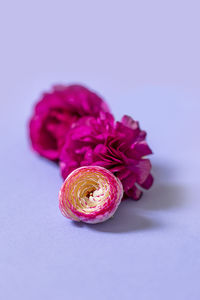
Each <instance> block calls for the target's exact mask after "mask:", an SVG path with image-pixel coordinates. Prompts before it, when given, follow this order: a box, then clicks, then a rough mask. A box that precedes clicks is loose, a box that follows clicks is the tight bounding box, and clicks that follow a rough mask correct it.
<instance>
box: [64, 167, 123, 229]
mask: <svg viewBox="0 0 200 300" xmlns="http://www.w3.org/2000/svg"><path fill="white" fill-rule="evenodd" d="M122 196H123V187H122V184H121V182H120V180H119V179H118V178H116V177H115V176H114V175H113V174H112V173H111V172H110V171H108V170H107V169H105V168H102V167H99V166H85V167H81V168H78V169H76V170H74V171H73V172H72V173H70V174H69V176H68V177H67V178H66V179H65V181H64V183H63V185H62V187H61V189H60V192H59V207H60V210H61V212H62V214H63V215H64V216H65V217H66V218H68V219H71V220H74V221H78V222H79V221H82V222H85V223H93V224H94V223H100V222H104V221H106V220H108V219H109V218H111V217H112V216H113V215H114V213H115V211H116V210H117V208H118V206H119V204H120V202H121V199H122Z"/></svg>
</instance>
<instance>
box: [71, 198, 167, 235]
mask: <svg viewBox="0 0 200 300" xmlns="http://www.w3.org/2000/svg"><path fill="white" fill-rule="evenodd" d="M73 224H74V226H77V227H87V228H89V229H91V230H96V231H101V232H111V233H124V232H131V231H141V230H142V231H144V230H150V229H153V228H156V227H160V226H161V224H160V223H158V222H157V221H156V220H151V219H148V218H147V217H144V216H140V215H138V214H136V213H135V208H134V203H133V201H131V200H126V201H123V202H122V203H121V204H120V207H119V209H118V210H117V212H116V213H115V215H114V217H112V218H111V219H109V220H108V221H106V222H104V223H99V224H84V223H77V222H73Z"/></svg>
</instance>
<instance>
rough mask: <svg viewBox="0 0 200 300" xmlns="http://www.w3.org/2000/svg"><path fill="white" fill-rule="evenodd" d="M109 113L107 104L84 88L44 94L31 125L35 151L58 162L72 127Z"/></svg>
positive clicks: (67, 88)
mask: <svg viewBox="0 0 200 300" xmlns="http://www.w3.org/2000/svg"><path fill="white" fill-rule="evenodd" d="M101 111H105V112H107V111H109V108H108V106H107V105H106V103H105V102H104V101H103V100H102V99H101V98H100V97H99V96H98V95H97V94H95V93H94V92H92V91H90V90H89V89H87V88H85V87H83V86H81V85H69V86H55V87H54V88H53V89H52V90H51V91H50V92H48V93H45V94H43V96H42V98H41V99H40V101H39V102H38V103H37V104H36V106H35V108H34V112H33V116H32V117H31V120H30V123H29V131H30V139H31V142H32V147H33V149H34V150H35V151H36V152H38V153H39V154H40V155H41V156H44V157H46V158H48V159H50V160H58V158H59V153H60V149H61V148H62V146H63V143H64V142H65V138H66V134H67V132H68V130H69V129H70V127H71V126H73V125H74V124H75V123H76V121H77V120H78V119H79V118H81V117H83V116H90V115H92V116H95V117H97V116H98V115H99V113H100V112H101Z"/></svg>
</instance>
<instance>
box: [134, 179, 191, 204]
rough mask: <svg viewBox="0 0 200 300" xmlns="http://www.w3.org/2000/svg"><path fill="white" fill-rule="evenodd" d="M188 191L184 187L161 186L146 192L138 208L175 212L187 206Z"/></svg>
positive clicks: (155, 186)
mask: <svg viewBox="0 0 200 300" xmlns="http://www.w3.org/2000/svg"><path fill="white" fill-rule="evenodd" d="M186 193H187V190H186V188H185V187H184V186H180V185H171V184H166V185H164V184H159V185H156V184H154V186H153V187H152V188H151V190H150V191H145V192H144V195H143V197H142V199H141V200H140V201H138V202H137V203H136V207H138V208H141V209H144V210H169V209H170V210H175V209H180V208H181V207H182V206H184V205H185V204H186Z"/></svg>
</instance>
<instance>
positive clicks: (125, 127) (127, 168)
mask: <svg viewBox="0 0 200 300" xmlns="http://www.w3.org/2000/svg"><path fill="white" fill-rule="evenodd" d="M145 138H146V132H145V131H142V130H141V129H140V127H139V123H138V122H136V121H134V120H133V119H132V118H131V117H129V116H124V117H123V118H122V120H121V122H115V121H114V118H113V116H112V115H111V114H110V113H103V112H102V113H100V116H99V117H97V118H94V117H84V118H82V119H80V120H79V121H78V122H77V124H76V125H75V126H74V128H71V130H70V131H69V132H68V135H67V138H66V142H65V144H64V146H63V149H62V151H61V154H60V168H61V173H62V176H63V178H64V179H65V178H66V177H67V176H68V175H69V174H70V173H71V172H72V171H73V170H74V169H76V168H78V167H81V166H89V165H97V166H101V167H104V168H106V169H108V170H110V171H111V172H112V173H113V174H114V175H115V176H117V177H118V178H119V179H120V180H121V182H122V185H123V188H124V196H126V197H130V198H133V199H135V200H138V199H139V198H140V197H141V195H142V190H141V188H145V189H149V188H150V187H151V185H152V183H153V177H152V175H151V173H150V172H151V163H150V160H149V159H147V158H146V156H147V155H149V154H152V151H151V149H150V148H149V146H148V145H147V142H146V141H145Z"/></svg>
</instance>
